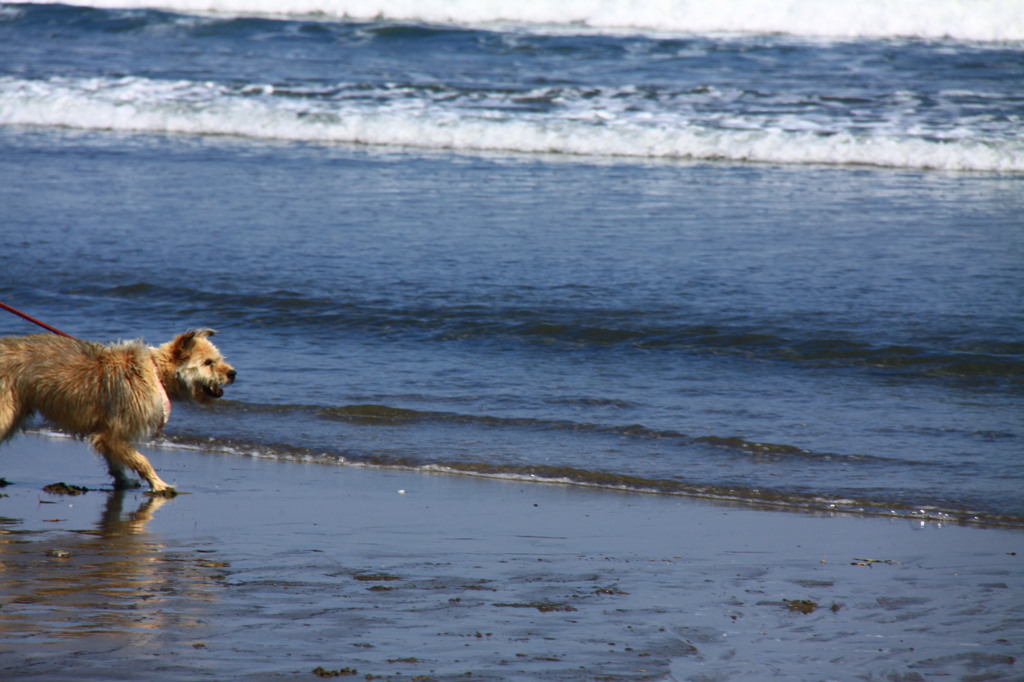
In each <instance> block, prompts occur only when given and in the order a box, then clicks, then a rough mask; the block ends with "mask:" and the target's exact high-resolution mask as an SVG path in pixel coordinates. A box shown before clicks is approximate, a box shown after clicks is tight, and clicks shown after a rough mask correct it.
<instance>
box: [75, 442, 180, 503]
mask: <svg viewBox="0 0 1024 682" xmlns="http://www.w3.org/2000/svg"><path fill="white" fill-rule="evenodd" d="M90 440H91V441H92V446H93V447H94V448H96V451H97V452H99V453H100V454H101V455H103V458H104V459H106V460H107V467H108V469H109V471H110V475H111V476H113V477H114V487H115V488H128V487H132V485H133V481H132V480H131V479H130V478H128V476H127V475H125V472H124V470H125V469H126V468H128V469H131V470H132V471H134V472H135V473H137V474H138V475H139V476H141V477H142V478H143V479H145V481H146V483H148V484H149V489H150V492H152V493H154V494H157V495H176V494H177V493H176V492H175V490H174V488H173V487H171V486H170V485H168V484H166V483H164V482H163V481H162V480H160V477H159V476H157V475H156V471H154V470H153V465H152V464H150V463H149V460H148V459H146V457H145V456H144V455H143V454H142V453H141V452H139V451H138V450H136V449H135V448H133V447H132V446H131V445H129V444H128V443H126V442H125V441H123V440H120V439H117V438H111V437H110V436H107V435H104V434H96V435H93V436H92V437H91V438H90Z"/></svg>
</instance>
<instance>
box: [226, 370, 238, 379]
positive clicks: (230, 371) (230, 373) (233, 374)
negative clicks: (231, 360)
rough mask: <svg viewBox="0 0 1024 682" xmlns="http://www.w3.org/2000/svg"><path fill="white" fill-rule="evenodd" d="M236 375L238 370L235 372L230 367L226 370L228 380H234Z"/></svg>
mask: <svg viewBox="0 0 1024 682" xmlns="http://www.w3.org/2000/svg"><path fill="white" fill-rule="evenodd" d="M236 376H238V372H236V371H235V370H233V369H232V370H229V371H228V380H229V381H234V380H235V377H236Z"/></svg>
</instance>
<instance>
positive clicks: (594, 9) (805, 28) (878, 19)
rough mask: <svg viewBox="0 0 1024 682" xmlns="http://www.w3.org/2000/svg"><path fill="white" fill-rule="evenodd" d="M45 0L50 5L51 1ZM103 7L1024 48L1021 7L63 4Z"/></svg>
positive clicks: (969, 0) (969, 2)
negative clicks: (950, 40)
mask: <svg viewBox="0 0 1024 682" xmlns="http://www.w3.org/2000/svg"><path fill="white" fill-rule="evenodd" d="M43 1H44V2H45V1H47V0H43ZM53 1H54V2H56V1H60V2H64V3H69V4H79V5H86V6H92V7H103V8H116V9H121V8H161V9H168V10H172V11H177V12H185V13H194V12H218V13H230V14H241V15H247V14H265V15H318V16H323V17H328V18H338V19H341V18H345V19H355V20H377V19H386V20H394V21H416V22H428V23H437V24H458V25H482V24H488V23H496V22H498V23H516V24H533V25H538V24H539V25H549V26H562V27H569V26H574V27H577V28H585V29H590V30H603V31H604V30H607V31H641V32H648V31H653V32H670V33H706V32H740V33H787V34H793V35H801V36H822V37H834V38H863V37H869V38H886V37H916V38H953V39H958V40H970V41H1024V5H1022V3H1021V0H899V1H898V2H894V1H893V0H536V1H535V2H520V3H515V2H503V1H502V0H53Z"/></svg>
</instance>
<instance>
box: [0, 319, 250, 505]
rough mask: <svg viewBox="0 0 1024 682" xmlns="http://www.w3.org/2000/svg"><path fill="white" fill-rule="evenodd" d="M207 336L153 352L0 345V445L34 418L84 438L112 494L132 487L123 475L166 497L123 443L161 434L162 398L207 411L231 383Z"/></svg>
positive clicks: (62, 340)
mask: <svg viewBox="0 0 1024 682" xmlns="http://www.w3.org/2000/svg"><path fill="white" fill-rule="evenodd" d="M213 333H214V332H213V330H212V329H194V330H191V331H188V332H186V333H184V334H181V335H179V336H177V337H176V338H175V339H174V340H173V341H168V342H167V343H165V344H163V345H162V346H160V347H159V348H149V347H146V346H145V345H143V344H142V343H141V342H138V341H128V342H122V343H118V344H113V345H109V346H104V345H101V344H98V343H92V342H91V341H80V340H78V339H73V338H67V337H62V336H51V335H44V334H34V335H31V336H10V337H4V338H0V441H3V440H4V439H6V438H9V437H10V436H11V435H12V434H13V433H14V432H15V431H16V430H17V429H18V427H19V426H20V425H21V424H22V423H23V422H24V421H25V420H26V419H27V418H28V417H29V416H30V415H31V414H32V413H33V412H35V411H38V412H39V413H40V414H42V415H43V416H44V417H46V418H47V419H48V420H50V421H51V422H53V423H54V424H55V425H56V426H58V427H60V428H62V429H64V430H67V431H69V432H71V433H73V434H75V435H79V436H86V437H88V439H89V442H90V443H92V446H93V447H94V448H95V449H96V451H97V452H99V453H100V454H101V455H103V457H104V458H105V459H106V460H107V466H108V468H109V470H110V475H111V476H113V477H114V485H115V486H116V487H118V488H125V487H131V486H132V485H137V484H136V483H134V481H132V479H130V478H128V476H127V475H126V474H125V468H128V469H131V470H133V471H135V472H136V473H137V474H138V475H139V476H141V477H142V478H144V479H145V480H146V482H147V483H149V487H150V490H151V491H152V492H153V493H158V494H163V495H174V494H175V491H174V488H172V487H171V486H169V485H167V484H166V483H164V482H163V481H162V480H160V477H159V476H157V475H156V472H155V471H154V470H153V467H152V465H150V463H149V460H147V459H146V458H145V457H144V456H143V455H142V453H140V452H138V451H137V450H136V449H135V448H133V447H132V446H131V443H132V442H133V441H137V440H140V439H143V438H148V437H150V436H152V435H153V434H155V433H158V432H159V431H160V429H161V428H163V426H164V424H166V423H167V419H168V417H170V414H171V403H170V401H169V400H168V398H170V399H172V400H191V401H195V402H198V403H208V402H211V401H212V400H213V399H214V398H219V397H221V396H222V395H224V390H223V389H222V388H221V386H226V385H228V384H230V383H233V382H234V380H235V370H234V368H233V367H232V366H231V365H229V364H228V363H227V362H225V361H224V358H223V356H222V355H221V354H220V351H219V350H217V347H216V346H214V345H213V344H212V343H211V342H210V341H209V337H210V336H212V335H213Z"/></svg>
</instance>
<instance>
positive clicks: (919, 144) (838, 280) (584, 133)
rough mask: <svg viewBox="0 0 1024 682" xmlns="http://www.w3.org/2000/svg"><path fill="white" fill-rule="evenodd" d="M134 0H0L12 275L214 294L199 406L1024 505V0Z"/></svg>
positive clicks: (237, 415) (190, 420) (412, 438)
mask: <svg viewBox="0 0 1024 682" xmlns="http://www.w3.org/2000/svg"><path fill="white" fill-rule="evenodd" d="M105 4H107V3H105V2H92V3H89V5H88V6H68V5H57V4H5V5H0V273H2V274H0V301H3V302H5V303H8V304H10V305H13V306H16V307H18V308H20V309H22V310H24V311H25V312H27V313H30V314H32V315H34V316H36V317H38V318H40V319H42V320H44V321H46V322H47V323H49V324H51V325H53V326H55V327H58V328H60V329H62V330H64V331H66V332H68V333H71V334H73V335H75V336H80V337H83V338H89V339H95V340H116V339H119V338H136V337H141V338H144V339H145V340H146V341H148V342H150V343H153V344H157V343H160V342H162V341H164V340H167V339H168V338H170V337H171V336H172V335H173V334H175V333H178V332H180V331H182V330H184V329H187V328H189V327H196V326H209V327H213V328H216V329H217V330H218V331H219V335H218V336H217V339H216V340H217V342H218V343H219V345H220V347H221V349H222V350H223V351H224V352H225V353H226V355H227V356H228V357H229V359H230V360H231V361H232V362H233V364H234V365H235V366H236V368H237V369H238V371H239V381H238V383H237V384H236V385H235V386H233V387H231V388H230V389H229V390H228V395H227V396H226V398H225V400H223V401H222V402H220V403H219V404H217V405H216V406H214V407H213V408H211V409H199V408H193V407H190V406H182V405H178V406H176V407H175V409H174V412H173V414H172V418H171V423H170V425H169V426H168V429H167V433H166V440H168V441H170V442H171V443H173V444H177V445H180V446H188V447H192V446H195V447H212V448H217V449H221V450H226V451H229V452H235V453H238V455H239V456H252V455H255V456H262V457H277V458H300V459H316V460H322V461H324V462H328V463H337V464H339V465H375V466H377V465H379V466H406V467H414V468H422V469H425V470H429V471H448V472H461V473H472V474H476V475H489V476H509V477H517V478H521V479H523V480H536V481H539V482H543V481H571V482H574V483H579V484H583V485H595V486H611V487H618V488H627V489H636V490H643V491H648V492H652V493H656V494H681V495H693V496H699V497H706V498H712V499H722V500H729V501H736V502H740V503H743V504H752V505H764V506H767V507H771V508H779V509H794V510H801V511H812V512H820V513H846V514H886V515H896V516H901V517H907V518H908V519H911V520H912V522H914V523H918V522H943V523H945V522H972V523H998V524H1008V525H1011V526H1016V527H1022V526H1024V391H1022V388H1024V281H1022V280H1024V278H1022V275H1024V218H1022V216H1024V135H1022V132H1024V90H1022V89H1021V87H1020V84H1021V83H1022V82H1024V13H1022V12H1020V5H1019V3H1016V2H1012V1H1006V2H1000V1H999V0H991V1H988V2H980V3H979V2H971V1H969V0H945V1H943V2H930V3H927V5H928V7H929V10H928V11H927V12H921V11H917V10H918V9H920V7H921V6H923V5H922V3H918V2H909V1H908V2H907V3H900V4H899V7H896V6H895V3H887V2H882V1H881V0H877V1H875V0H859V1H858V2H825V1H824V0H804V1H803V2H798V3H788V4H786V7H787V8H788V9H787V11H786V12H782V11H780V10H778V9H777V8H776V6H775V5H776V4H777V3H769V2H767V1H764V2H762V1H759V0H729V1H727V2H720V3H708V4H705V3H697V2H690V3H667V2H658V1H656V0H647V1H645V2H636V3H605V2H584V1H582V0H580V1H578V2H565V3H555V2H540V3H525V4H521V5H520V6H518V7H513V8H508V7H504V6H502V5H501V4H499V3H491V2H475V3H468V2H458V1H452V0H449V1H446V2H442V1H437V2H421V3H407V2H399V1H397V0H396V1H394V2H386V1H384V0H377V1H374V0H364V1H362V2H351V3H345V2H334V3H331V2H326V1H324V0H319V1H317V0H309V1H299V0H295V1H294V2H291V3H287V2H286V3H274V5H273V7H272V8H271V7H270V6H269V3H261V2H259V1H258V0H233V1H227V0H225V1H222V2H216V1H213V0H208V1H206V2H199V1H197V2H191V1H190V0H168V2H166V3H163V4H157V3H153V4H152V5H148V4H147V3H133V2H131V1H130V0H125V1H123V2H117V3H110V4H111V5H117V7H116V8H115V7H111V8H104V7H103V6H104V5H105ZM979 4H980V5H983V6H984V10H985V11H983V12H979V11H977V9H978V5H979ZM915 8H916V9H915ZM35 331H37V330H36V329H35V328H33V327H32V326H31V325H29V324H28V323H26V322H24V321H23V320H20V319H19V318H16V317H13V316H10V315H6V314H4V315H3V316H2V317H0V334H4V335H14V334H26V333H34V332H35ZM2 455H3V452H2V451H0V463H2ZM169 456H173V455H169ZM0 466H2V464H0ZM0 473H2V471H0ZM323 475H324V476H335V475H344V474H343V469H339V470H334V469H331V468H329V467H326V468H325V469H324V474H323Z"/></svg>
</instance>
